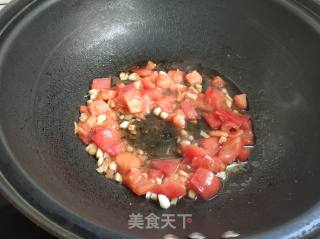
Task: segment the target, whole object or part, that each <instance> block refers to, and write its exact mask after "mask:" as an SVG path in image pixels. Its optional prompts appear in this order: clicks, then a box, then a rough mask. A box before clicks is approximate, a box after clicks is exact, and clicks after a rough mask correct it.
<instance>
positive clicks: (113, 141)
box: [92, 127, 121, 157]
mask: <svg viewBox="0 0 320 239" xmlns="http://www.w3.org/2000/svg"><path fill="white" fill-rule="evenodd" d="M92 141H93V142H94V143H95V144H96V145H97V146H98V147H99V148H100V149H101V150H102V151H104V152H106V153H108V154H109V155H110V156H111V157H114V156H115V155H117V153H118V148H117V147H116V145H118V144H120V143H121V138H120V133H119V131H118V130H116V129H113V128H109V127H105V128H102V129H99V130H97V131H96V133H95V134H94V135H93V136H92ZM115 149H117V150H115Z"/></svg>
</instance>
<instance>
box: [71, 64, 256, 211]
mask: <svg viewBox="0 0 320 239" xmlns="http://www.w3.org/2000/svg"><path fill="white" fill-rule="evenodd" d="M118 78H119V79H120V81H119V82H118V83H116V84H112V81H113V80H112V78H97V79H94V80H93V81H92V84H91V89H90V90H89V93H88V95H89V98H90V99H89V100H88V101H87V103H86V105H81V106H80V117H79V122H75V133H76V134H77V135H78V137H79V139H80V140H81V141H82V142H83V143H84V144H85V145H86V151H87V152H88V153H89V154H90V155H92V156H95V157H96V158H97V165H98V168H97V172H98V173H100V174H103V175H105V177H106V178H108V179H111V180H114V181H117V182H119V183H122V184H124V185H126V186H127V187H128V188H129V189H130V190H131V191H132V192H133V193H135V194H136V195H139V196H143V195H145V197H146V198H147V199H150V200H154V201H158V202H159V204H160V206H161V207H162V208H165V209H167V208H169V207H170V205H174V204H176V203H177V201H178V200H179V199H181V198H182V197H184V196H188V197H189V198H192V199H196V198H197V197H200V198H202V199H204V200H209V199H211V198H213V197H214V196H215V195H216V194H217V193H218V192H219V190H220V188H221V186H222V182H221V181H222V180H224V179H225V176H226V174H225V171H226V168H227V167H228V165H229V167H230V165H234V164H235V163H236V162H243V161H246V160H247V159H248V157H249V154H250V151H249V149H248V148H247V146H252V145H253V144H254V135H253V130H252V123H251V120H250V116H249V115H248V114H246V109H247V107H248V105H247V96H246V94H238V95H234V96H230V95H229V92H228V90H227V85H226V82H225V81H224V80H223V79H222V78H221V77H220V76H212V78H211V82H210V86H208V87H207V88H206V89H205V90H204V89H203V87H202V83H203V82H202V81H203V77H202V75H201V74H200V73H199V72H198V71H197V69H194V70H192V71H190V72H183V71H182V70H180V69H171V70H169V71H168V72H164V71H158V70H157V65H156V64H155V63H153V62H151V61H148V62H147V63H146V65H145V66H143V67H136V68H133V69H131V71H130V72H121V73H120V75H119V77H118ZM150 115H154V116H156V117H159V118H160V119H162V120H164V121H166V122H167V123H168V124H172V125H173V126H174V127H175V129H176V135H177V137H176V140H177V143H178V145H179V146H178V147H177V149H176V152H177V156H176V157H172V156H171V157H168V158H165V159H157V158H150V157H149V155H148V153H147V152H145V151H143V150H142V149H139V148H136V147H134V146H133V145H130V141H129V140H127V139H128V136H130V135H136V134H137V133H139V132H138V130H139V129H138V128H137V124H141V123H143V121H145V120H148V117H149V116H150ZM201 120H203V121H204V122H206V124H207V126H208V127H207V128H206V129H199V132H198V133H197V135H194V134H191V132H189V131H188V125H189V124H193V125H196V124H198V123H199V121H201ZM154 137H157V135H154Z"/></svg>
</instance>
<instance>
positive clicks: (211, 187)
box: [190, 168, 222, 200]
mask: <svg viewBox="0 0 320 239" xmlns="http://www.w3.org/2000/svg"><path fill="white" fill-rule="evenodd" d="M221 186H222V183H221V181H220V180H219V178H218V177H216V176H214V174H213V173H212V172H210V171H209V170H207V169H204V168H199V169H197V171H196V172H195V173H194V174H193V176H192V178H191V180H190V188H191V189H192V190H194V191H195V192H196V193H197V194H198V195H199V196H200V197H201V198H202V199H204V200H209V199H211V198H212V197H213V196H214V195H215V194H217V193H218V192H219V190H220V188H221Z"/></svg>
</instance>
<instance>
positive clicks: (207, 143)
mask: <svg viewBox="0 0 320 239" xmlns="http://www.w3.org/2000/svg"><path fill="white" fill-rule="evenodd" d="M199 143H200V146H201V147H202V148H204V149H205V150H207V153H208V155H209V156H211V157H213V156H215V155H216V154H217V153H218V152H219V149H220V144H219V138H218V137H210V138H207V139H201V140H200V142H199Z"/></svg>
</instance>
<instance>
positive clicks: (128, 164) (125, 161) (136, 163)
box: [116, 152, 142, 174]
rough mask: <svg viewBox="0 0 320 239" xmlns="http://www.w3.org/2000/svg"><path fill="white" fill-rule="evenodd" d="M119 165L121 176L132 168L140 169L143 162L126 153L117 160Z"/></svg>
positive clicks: (121, 154)
mask: <svg viewBox="0 0 320 239" xmlns="http://www.w3.org/2000/svg"><path fill="white" fill-rule="evenodd" d="M116 163H117V165H118V167H117V170H118V171H119V172H120V173H121V174H127V173H128V172H129V171H130V170H131V169H132V168H137V169H138V168H140V167H141V165H142V163H141V160H140V159H139V158H138V157H137V156H136V155H134V154H132V153H128V152H124V153H120V154H119V155H118V156H117V158H116Z"/></svg>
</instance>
